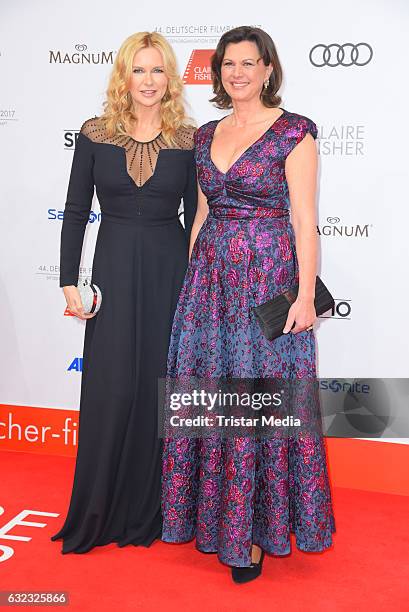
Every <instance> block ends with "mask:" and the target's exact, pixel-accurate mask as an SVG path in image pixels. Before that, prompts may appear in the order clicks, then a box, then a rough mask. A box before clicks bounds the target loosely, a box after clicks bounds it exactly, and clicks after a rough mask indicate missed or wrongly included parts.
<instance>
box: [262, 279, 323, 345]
mask: <svg viewBox="0 0 409 612" xmlns="http://www.w3.org/2000/svg"><path fill="white" fill-rule="evenodd" d="M297 295H298V284H296V285H293V286H292V287H290V289H287V291H284V293H282V294H281V295H277V296H276V297H275V298H273V299H272V300H269V301H268V302H264V304H260V305H259V306H255V307H254V308H253V312H254V314H255V315H256V318H257V321H258V323H259V325H260V328H261V331H262V332H263V334H264V335H265V337H266V338H267V340H274V338H278V337H279V336H281V335H282V333H283V329H284V326H285V323H286V321H287V316H288V311H289V310H290V306H291V304H293V303H294V302H295V300H296V299H297ZM334 304H335V302H334V298H333V297H332V295H331V294H330V292H329V291H328V289H327V288H326V286H325V285H324V283H323V282H322V280H321V279H320V277H319V276H317V277H316V280H315V299H314V306H315V312H316V313H317V315H321V314H322V313H323V312H327V310H331V308H333V306H334ZM293 327H294V326H293Z"/></svg>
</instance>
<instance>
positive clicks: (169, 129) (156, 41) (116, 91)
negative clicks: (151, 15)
mask: <svg viewBox="0 0 409 612" xmlns="http://www.w3.org/2000/svg"><path fill="white" fill-rule="evenodd" d="M147 47H155V48H156V49H158V51H159V52H160V53H161V55H162V57H163V64H164V68H165V74H166V76H167V77H168V88H167V91H166V94H165V96H164V97H163V98H162V103H161V121H162V136H163V138H164V139H165V141H166V142H167V144H169V145H173V144H174V136H175V133H176V130H177V129H178V128H179V127H180V126H182V125H192V121H191V120H190V119H189V118H188V117H187V116H186V112H185V103H184V99H183V81H182V79H181V78H180V76H179V74H178V71H177V63H176V57H175V53H174V51H173V49H172V47H171V46H170V44H169V43H168V41H167V40H166V38H164V36H162V35H161V34H159V33H158V32H137V33H136V34H132V35H131V36H129V37H128V38H127V39H126V40H125V41H124V42H123V43H122V45H121V48H120V49H119V51H118V53H117V55H116V58H115V62H114V66H113V69H112V73H111V77H110V80H109V84H108V89H107V92H106V100H105V102H104V103H103V107H104V113H103V114H102V115H101V117H100V119H99V121H100V122H102V124H103V126H104V128H105V129H106V131H107V134H108V136H111V137H113V136H117V135H119V134H121V135H126V134H130V133H131V131H132V128H133V126H134V124H135V122H136V121H137V118H136V117H135V115H134V113H133V103H132V97H131V94H130V92H129V86H130V81H131V76H132V64H133V58H134V55H135V53H137V52H138V51H140V50H141V49H146V48H147Z"/></svg>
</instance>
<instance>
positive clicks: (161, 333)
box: [52, 32, 197, 553]
mask: <svg viewBox="0 0 409 612" xmlns="http://www.w3.org/2000/svg"><path fill="white" fill-rule="evenodd" d="M182 87H183V86H182V82H181V79H180V77H179V76H178V73H177V68H176V59H175V55H174V53H173V51H172V49H171V47H170V45H169V44H168V43H167V41H166V40H165V38H163V37H162V36H161V35H160V34H157V33H147V32H142V33H137V34H134V35H132V36H130V37H129V38H128V39H127V40H125V42H124V43H123V45H122V46H121V48H120V50H119V52H118V54H117V57H116V61H115V65H114V68H113V72H112V75H111V79H110V83H109V86H108V91H107V99H106V102H105V105H104V106H105V112H104V114H103V115H102V116H101V117H99V118H94V119H89V120H88V121H86V122H85V123H84V125H83V126H82V128H81V132H80V134H79V137H78V141H77V145H76V150H75V154H74V159H73V164H72V170H71V177H70V182H69V188H68V196H67V202H66V205H65V213H64V222H63V227H62V234H61V262H60V264H61V275H60V286H61V287H63V290H64V295H65V297H66V300H67V305H68V308H69V310H70V311H71V312H72V313H73V314H74V315H76V316H77V317H80V318H81V319H87V322H86V330H85V342H84V354H83V374H82V385H81V403H80V417H79V445H78V454H77V460H76V468H75V476H74V484H73V490H72V496H71V502H70V506H69V511H68V515H67V517H66V520H65V523H64V525H63V527H62V529H61V530H60V531H59V532H58V533H57V534H55V535H54V536H53V537H52V540H57V539H60V538H62V539H63V548H62V552H63V553H68V552H76V553H85V552H87V551H89V550H90V549H91V548H93V547H94V546H99V545H103V544H108V543H110V542H117V544H118V545H119V546H124V545H126V544H134V545H143V546H149V545H150V544H151V543H152V541H153V540H155V539H156V538H159V537H160V535H161V528H162V516H161V510H160V491H161V455H162V445H161V441H160V440H159V438H158V431H157V380H158V377H161V376H164V375H165V373H166V357H167V350H168V342H169V335H170V329H171V324H172V320H173V315H174V311H175V307H176V303H177V298H178V294H179V291H180V288H181V285H182V282H183V278H184V274H185V271H186V266H187V262H188V243H189V235H190V230H191V226H192V223H193V218H194V216H195V211H196V202H197V186H196V170H195V163H194V157H193V146H194V143H193V135H194V131H195V129H194V128H193V127H192V126H191V125H190V124H189V122H188V121H187V119H186V116H185V110H184V105H183V99H182ZM94 190H95V191H96V194H97V196H98V199H99V202H100V206H101V212H102V216H101V225H100V228H99V233H98V239H97V243H96V247H95V254H94V261H93V275H92V281H93V282H94V283H96V284H97V285H98V286H99V287H100V289H101V292H102V296H103V297H102V306H101V309H100V311H99V312H98V313H97V314H96V315H86V314H84V311H83V307H82V304H81V299H80V296H79V293H78V289H77V287H76V285H77V282H78V271H79V264H80V257H81V250H82V243H83V237H84V230H85V227H86V224H87V221H88V217H89V212H90V208H91V202H92V198H93V194H94ZM181 199H183V203H184V224H185V229H184V228H183V226H182V224H181V222H180V220H179V216H178V209H179V206H180V203H181Z"/></svg>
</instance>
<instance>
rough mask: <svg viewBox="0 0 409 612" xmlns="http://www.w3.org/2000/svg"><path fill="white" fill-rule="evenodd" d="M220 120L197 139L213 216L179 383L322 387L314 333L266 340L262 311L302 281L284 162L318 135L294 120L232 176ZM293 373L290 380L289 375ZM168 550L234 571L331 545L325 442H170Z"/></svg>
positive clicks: (278, 124)
mask: <svg viewBox="0 0 409 612" xmlns="http://www.w3.org/2000/svg"><path fill="white" fill-rule="evenodd" d="M217 123H218V121H210V122H209V123H206V124H205V125H203V126H202V127H201V128H199V130H198V131H197V133H196V136H195V145H196V148H195V156H196V163H197V170H198V178H199V182H200V186H201V188H202V190H203V192H204V194H205V196H206V197H207V201H208V205H209V214H208V217H207V218H206V220H205V222H204V224H203V225H202V228H201V230H200V232H199V234H198V237H197V239H196V242H195V245H194V248H193V252H192V256H191V260H190V264H189V267H188V270H187V273H186V277H185V280H184V284H183V287H182V290H181V293H180V297H179V302H178V306H177V309H176V314H175V318H174V322H173V328H172V335H171V340H170V347H169V355H168V376H169V377H181V376H182V377H183V376H196V377H203V378H205V377H210V378H215V379H217V378H218V377H229V376H231V377H238V378H258V377H265V378H268V377H269V378H274V377H278V378H280V377H282V378H288V377H289V376H291V375H293V376H295V377H296V378H298V379H302V378H303V377H310V378H311V377H315V376H316V365H315V357H316V355H315V337H314V333H313V331H304V332H300V333H297V334H292V333H289V334H286V335H282V336H280V337H279V338H277V339H276V340H273V341H268V340H267V339H266V338H265V337H264V336H263V335H262V333H261V331H260V329H259V326H258V324H257V321H256V319H255V318H254V314H253V312H252V307H253V306H255V305H258V304H260V303H263V302H265V301H267V300H268V299H269V298H272V297H274V296H275V295H277V294H279V293H282V292H283V291H285V290H286V289H287V288H289V286H290V285H291V284H293V283H294V281H296V280H297V279H298V263H297V259H296V256H295V236H294V232H293V227H292V225H291V223H290V219H289V204H290V202H289V190H288V185H287V181H286V177H285V160H286V157H287V156H288V154H289V153H290V152H291V151H292V149H293V148H294V147H295V146H296V145H297V144H298V143H299V142H300V141H301V140H302V139H303V138H304V136H305V135H306V134H307V133H308V132H309V133H310V134H312V136H313V137H314V138H316V136H317V128H316V125H315V124H314V123H313V122H312V121H311V120H310V119H308V118H307V117H304V116H302V115H298V114H296V113H291V112H288V111H286V110H284V111H283V114H282V115H280V116H279V118H278V119H277V120H276V121H275V122H274V124H273V125H272V126H271V127H270V128H269V129H268V130H267V131H266V132H265V133H264V134H263V135H262V136H261V137H260V138H259V139H258V140H257V141H256V142H255V143H253V144H252V145H251V146H250V147H249V148H248V149H247V150H246V151H245V152H244V153H243V154H242V155H241V156H240V158H239V159H238V160H237V161H236V162H235V163H234V164H233V165H232V166H231V167H230V169H229V170H228V171H227V172H226V173H223V172H221V171H220V170H218V168H217V167H216V166H215V164H214V163H213V161H212V159H211V155H210V147H211V143H212V138H213V133H214V131H215V128H216V126H217ZM291 373H292V374H291ZM162 511H163V531H162V540H163V541H165V542H186V541H189V540H191V539H193V538H194V537H196V546H197V548H198V549H199V550H200V551H203V552H217V554H218V557H219V559H220V561H222V562H224V563H226V564H228V565H232V566H239V567H242V566H247V565H249V564H250V563H251V545H252V543H253V544H257V545H259V546H261V547H262V548H263V549H264V550H265V551H266V552H267V553H271V554H274V555H286V554H288V553H289V552H290V531H291V532H293V533H294V534H295V539H296V545H297V548H299V549H300V550H302V551H308V552H310V551H315V552H316V551H323V550H324V549H326V548H329V547H330V546H331V545H332V533H333V532H335V520H334V515H333V507H332V500H331V492H330V486H329V479H328V472H327V463H326V454H325V446H324V441H323V437H322V435H304V436H297V437H294V438H291V437H289V438H287V439H257V438H254V437H225V438H223V439H222V438H221V437H217V438H216V439H215V438H214V437H205V438H201V439H197V438H188V437H185V438H180V437H179V438H167V439H165V443H164V456H163V488H162Z"/></svg>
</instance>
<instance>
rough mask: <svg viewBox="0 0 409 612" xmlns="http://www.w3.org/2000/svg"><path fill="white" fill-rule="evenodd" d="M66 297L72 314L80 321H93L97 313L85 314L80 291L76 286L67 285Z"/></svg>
mask: <svg viewBox="0 0 409 612" xmlns="http://www.w3.org/2000/svg"><path fill="white" fill-rule="evenodd" d="M62 290H63V292H64V296H65V299H66V302H67V306H68V310H69V311H70V313H71V314H73V315H74V316H75V317H78V318H79V319H83V320H85V319H92V317H95V315H96V313H95V312H93V313H90V314H86V313H85V312H84V307H83V305H82V301H81V296H80V292H79V291H78V289H77V287H76V286H75V285H67V286H66V287H63V289H62Z"/></svg>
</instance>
